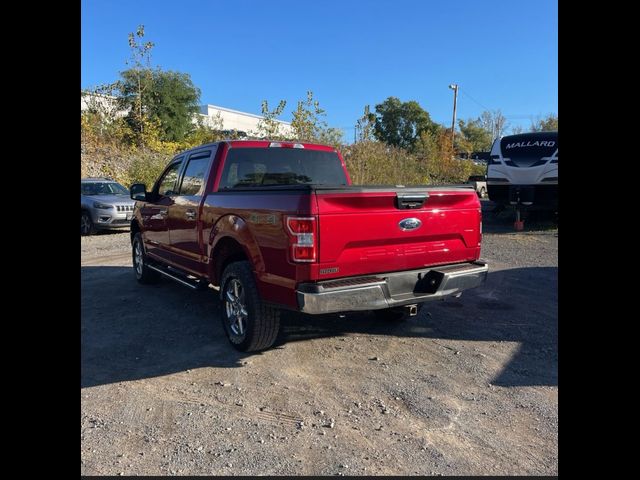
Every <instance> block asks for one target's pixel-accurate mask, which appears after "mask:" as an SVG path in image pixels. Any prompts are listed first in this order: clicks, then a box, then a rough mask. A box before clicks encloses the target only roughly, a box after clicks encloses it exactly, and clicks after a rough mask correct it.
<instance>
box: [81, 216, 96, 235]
mask: <svg viewBox="0 0 640 480" xmlns="http://www.w3.org/2000/svg"><path fill="white" fill-rule="evenodd" d="M94 233H96V227H95V225H94V224H93V220H91V215H89V212H80V235H82V236H86V235H93V234H94Z"/></svg>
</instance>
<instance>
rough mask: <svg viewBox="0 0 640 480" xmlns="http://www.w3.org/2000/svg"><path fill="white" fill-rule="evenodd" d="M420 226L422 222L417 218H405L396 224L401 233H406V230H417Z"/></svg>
mask: <svg viewBox="0 0 640 480" xmlns="http://www.w3.org/2000/svg"><path fill="white" fill-rule="evenodd" d="M420 225H422V222H421V221H420V220H418V219H417V218H405V219H404V220H401V221H400V223H398V226H399V227H400V230H402V231H403V232H406V231H407V230H415V229H416V228H419V227H420Z"/></svg>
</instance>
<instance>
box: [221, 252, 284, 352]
mask: <svg viewBox="0 0 640 480" xmlns="http://www.w3.org/2000/svg"><path fill="white" fill-rule="evenodd" d="M220 301H221V302H222V324H223V326H224V331H225V332H226V334H227V337H228V338H229V341H230V342H231V345H233V347H234V348H235V349H236V350H240V351H241V352H254V351H258V350H264V349H266V348H269V347H270V346H271V345H273V343H274V342H275V340H276V337H277V336H278V332H279V330H280V310H278V309H276V308H273V307H270V306H268V305H265V304H264V303H262V300H261V299H260V296H259V295H258V289H257V286H256V282H255V280H254V278H253V271H252V269H251V265H250V264H249V262H246V261H242V262H233V263H230V264H229V265H227V267H226V268H225V269H224V273H223V274H222V281H221V282H220Z"/></svg>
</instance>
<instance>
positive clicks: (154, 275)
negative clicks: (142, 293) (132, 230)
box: [131, 232, 160, 284]
mask: <svg viewBox="0 0 640 480" xmlns="http://www.w3.org/2000/svg"><path fill="white" fill-rule="evenodd" d="M131 255H132V257H133V273H135V276H136V280H137V281H138V283H143V284H150V283H156V282H158V280H160V274H159V273H158V272H156V271H155V270H151V269H150V268H149V267H148V266H147V255H146V254H145V251H144V244H143V243H142V234H141V233H140V232H138V233H136V235H135V236H134V237H133V242H132V243H131Z"/></svg>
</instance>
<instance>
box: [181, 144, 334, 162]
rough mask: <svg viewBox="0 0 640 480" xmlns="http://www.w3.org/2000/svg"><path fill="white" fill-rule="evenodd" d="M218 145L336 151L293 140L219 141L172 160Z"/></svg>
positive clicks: (328, 146)
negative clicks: (299, 147) (298, 147)
mask: <svg viewBox="0 0 640 480" xmlns="http://www.w3.org/2000/svg"><path fill="white" fill-rule="evenodd" d="M220 143H226V144H228V145H229V146H230V147H231V148H243V147H244V148H266V147H269V146H270V145H271V144H285V145H294V144H298V145H302V146H303V147H304V148H306V149H309V150H324V151H328V152H333V151H336V150H337V149H336V147H332V146H330V145H322V144H320V143H307V142H297V141H295V140H220V141H219V142H211V143H205V144H202V145H199V146H197V147H193V148H190V149H188V150H182V151H180V152H178V153H176V154H175V155H174V158H175V157H176V156H178V155H182V154H185V153H189V152H191V151H194V150H200V149H202V148H206V147H213V146H214V145H218V144H220Z"/></svg>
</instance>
